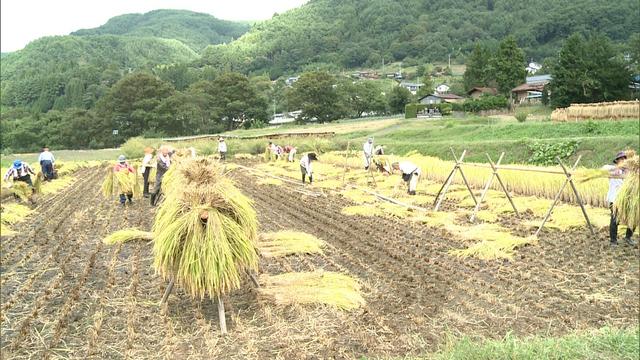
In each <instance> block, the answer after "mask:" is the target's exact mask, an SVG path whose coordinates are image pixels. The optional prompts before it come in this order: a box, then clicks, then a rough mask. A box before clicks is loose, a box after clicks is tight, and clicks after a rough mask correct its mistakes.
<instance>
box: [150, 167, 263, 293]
mask: <svg viewBox="0 0 640 360" xmlns="http://www.w3.org/2000/svg"><path fill="white" fill-rule="evenodd" d="M162 191H163V193H164V196H165V199H164V201H163V202H162V204H161V205H160V206H159V208H158V211H157V213H156V217H155V222H154V225H153V238H154V247H153V254H154V267H155V269H156V271H157V272H158V273H159V274H160V275H161V276H162V277H163V278H165V279H166V280H170V279H174V280H175V282H176V284H178V285H179V286H182V287H183V288H184V289H185V291H186V292H187V293H188V294H190V295H191V296H192V297H194V298H199V299H202V298H204V297H205V296H209V297H210V298H211V299H215V298H216V296H218V295H222V294H226V293H229V292H230V291H232V290H234V289H237V288H239V287H240V285H241V281H242V278H243V277H244V276H245V275H246V274H247V272H248V271H257V268H258V252H257V249H256V239H257V217H256V212H255V210H254V208H253V204H252V201H251V200H250V199H249V198H247V197H246V196H245V195H243V194H242V193H241V192H240V190H239V189H238V188H237V187H236V186H235V185H234V184H233V182H232V180H231V179H229V178H228V177H226V176H224V175H223V174H222V167H221V166H220V165H219V164H218V163H217V162H216V161H215V160H213V159H208V158H196V159H182V160H181V161H179V162H175V163H173V164H172V167H171V168H170V169H169V171H168V172H167V173H166V174H165V176H164V178H163V183H162Z"/></svg>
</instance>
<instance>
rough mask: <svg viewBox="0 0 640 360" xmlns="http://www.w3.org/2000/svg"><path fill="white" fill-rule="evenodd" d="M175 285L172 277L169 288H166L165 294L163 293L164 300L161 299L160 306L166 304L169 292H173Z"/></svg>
mask: <svg viewBox="0 0 640 360" xmlns="http://www.w3.org/2000/svg"><path fill="white" fill-rule="evenodd" d="M173 285H174V280H173V279H171V280H170V281H169V285H167V288H166V289H164V295H162V300H160V304H159V305H160V306H162V305H164V304H165V303H166V302H167V299H168V298H169V294H171V291H172V290H173Z"/></svg>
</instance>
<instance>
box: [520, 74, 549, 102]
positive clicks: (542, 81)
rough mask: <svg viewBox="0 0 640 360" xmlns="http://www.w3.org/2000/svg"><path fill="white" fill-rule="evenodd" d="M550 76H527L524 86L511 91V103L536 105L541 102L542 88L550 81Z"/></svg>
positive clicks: (521, 85)
mask: <svg viewBox="0 0 640 360" xmlns="http://www.w3.org/2000/svg"><path fill="white" fill-rule="evenodd" d="M551 79H552V78H551V75H537V76H528V77H527V78H526V82H525V83H524V84H520V85H518V86H516V87H514V88H513V89H511V93H512V94H513V102H514V103H515V104H524V103H537V102H540V101H542V92H543V91H544V87H545V86H547V84H548V83H549V82H550V81H551Z"/></svg>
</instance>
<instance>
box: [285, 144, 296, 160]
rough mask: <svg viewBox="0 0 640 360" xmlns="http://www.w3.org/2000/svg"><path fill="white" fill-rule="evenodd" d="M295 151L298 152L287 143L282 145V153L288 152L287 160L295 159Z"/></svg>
mask: <svg viewBox="0 0 640 360" xmlns="http://www.w3.org/2000/svg"><path fill="white" fill-rule="evenodd" d="M296 152H298V150H297V149H296V148H295V147H293V146H291V145H287V146H285V147H284V153H285V154H289V157H288V161H289V162H293V159H295V157H296Z"/></svg>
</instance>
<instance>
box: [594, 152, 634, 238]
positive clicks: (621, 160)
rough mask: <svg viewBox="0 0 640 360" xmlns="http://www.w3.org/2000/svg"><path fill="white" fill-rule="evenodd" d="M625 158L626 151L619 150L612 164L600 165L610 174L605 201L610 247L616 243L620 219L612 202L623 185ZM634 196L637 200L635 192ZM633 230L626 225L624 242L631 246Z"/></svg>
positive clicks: (626, 171)
mask: <svg viewBox="0 0 640 360" xmlns="http://www.w3.org/2000/svg"><path fill="white" fill-rule="evenodd" d="M626 160H627V153H626V152H624V151H620V152H618V154H616V157H615V158H614V159H613V165H605V166H603V167H602V169H603V170H607V171H608V172H609V175H610V176H611V177H610V178H609V192H607V202H608V203H609V209H610V210H611V221H610V222H609V239H610V245H611V246H612V247H615V246H617V245H618V224H619V222H620V219H619V216H618V215H619V212H618V209H616V208H615V207H614V203H616V198H617V197H618V193H619V192H620V188H621V187H622V185H623V182H624V178H625V177H626V176H627V174H628V169H627V168H626V167H625V161H626ZM631 176H632V177H633V176H637V175H636V174H633V173H632V174H631ZM632 196H633V195H632ZM635 197H636V201H637V197H638V194H637V193H636V194H635ZM634 230H635V229H634V228H633V227H632V226H628V227H627V231H626V233H625V236H624V240H625V242H626V243H627V244H629V245H631V246H635V245H636V243H635V241H633V239H631V236H632V235H633V232H634Z"/></svg>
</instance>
